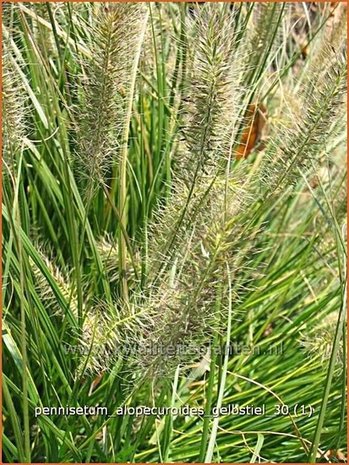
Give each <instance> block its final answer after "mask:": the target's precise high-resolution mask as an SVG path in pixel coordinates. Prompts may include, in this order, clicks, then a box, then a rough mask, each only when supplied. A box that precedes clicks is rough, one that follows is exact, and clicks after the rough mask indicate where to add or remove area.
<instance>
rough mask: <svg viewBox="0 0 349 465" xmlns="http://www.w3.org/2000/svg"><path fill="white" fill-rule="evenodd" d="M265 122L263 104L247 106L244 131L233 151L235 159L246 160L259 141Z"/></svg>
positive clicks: (265, 112) (265, 113) (265, 116)
mask: <svg viewBox="0 0 349 465" xmlns="http://www.w3.org/2000/svg"><path fill="white" fill-rule="evenodd" d="M266 120H267V109H266V107H265V105H263V103H258V104H255V103H251V104H250V105H248V107H247V110H246V114H245V118H244V126H245V127H244V129H243V130H242V134H241V137H240V141H239V144H238V146H237V148H236V150H235V154H236V159H237V160H240V159H241V158H247V157H248V155H249V154H250V153H251V152H252V150H253V149H254V148H255V147H256V145H257V144H258V142H259V141H260V139H261V135H262V130H263V128H264V126H265V123H266Z"/></svg>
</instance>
